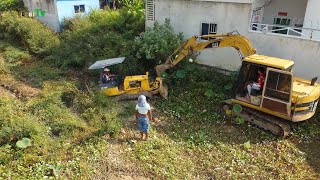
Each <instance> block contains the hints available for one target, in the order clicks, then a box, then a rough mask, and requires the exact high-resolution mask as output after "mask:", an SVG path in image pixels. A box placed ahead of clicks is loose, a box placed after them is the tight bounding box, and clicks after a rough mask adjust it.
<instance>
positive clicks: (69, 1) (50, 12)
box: [23, 0, 100, 31]
mask: <svg viewBox="0 0 320 180" xmlns="http://www.w3.org/2000/svg"><path fill="white" fill-rule="evenodd" d="M23 3H24V6H25V7H26V8H27V9H28V11H29V13H28V14H30V13H32V16H34V17H35V18H37V19H38V20H39V21H41V22H42V23H44V24H46V25H48V26H49V27H50V28H51V29H52V30H54V31H61V30H62V26H61V25H62V22H63V20H64V19H65V18H66V19H68V18H72V17H74V16H76V15H82V14H87V13H89V12H90V11H91V10H93V9H100V5H99V0H45V1H44V0H23ZM37 10H39V11H42V12H43V13H42V14H41V13H39V12H38V13H37Z"/></svg>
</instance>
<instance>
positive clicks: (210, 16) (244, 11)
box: [146, 0, 320, 79]
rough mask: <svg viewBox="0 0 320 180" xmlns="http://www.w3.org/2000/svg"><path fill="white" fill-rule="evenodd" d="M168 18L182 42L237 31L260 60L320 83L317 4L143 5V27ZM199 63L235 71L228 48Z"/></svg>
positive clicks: (151, 0)
mask: <svg viewBox="0 0 320 180" xmlns="http://www.w3.org/2000/svg"><path fill="white" fill-rule="evenodd" d="M165 18H170V20H171V24H172V26H173V28H174V30H175V32H176V33H178V32H183V33H184V37H185V38H189V37H191V36H193V35H201V34H208V33H213V34H215V33H218V34H223V33H227V32H231V31H234V30H237V31H238V32H239V33H240V34H241V35H244V36H246V37H247V38H248V39H249V40H250V41H251V42H252V44H253V45H254V47H255V48H256V49H257V52H258V54H264V55H269V56H274V57H279V58H284V59H290V60H293V61H294V62H295V67H294V70H293V71H294V74H295V75H296V76H300V77H303V78H308V79H311V78H313V77H316V76H318V77H320V70H319V69H320V0H146V26H151V25H152V24H153V22H154V21H159V22H160V23H164V21H165ZM198 59H199V60H200V63H203V64H208V65H213V66H219V67H221V68H225V69H230V70H236V69H238V68H239V66H240V63H241V61H240V59H239V55H238V52H237V51H236V50H234V49H233V48H219V49H207V50H203V51H201V55H200V56H199V57H198Z"/></svg>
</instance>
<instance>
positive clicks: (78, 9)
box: [74, 5, 86, 13]
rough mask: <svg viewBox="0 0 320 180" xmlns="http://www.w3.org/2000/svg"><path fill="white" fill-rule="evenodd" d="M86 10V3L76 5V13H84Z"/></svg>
mask: <svg viewBox="0 0 320 180" xmlns="http://www.w3.org/2000/svg"><path fill="white" fill-rule="evenodd" d="M85 11H86V10H85V8H84V5H75V6H74V12H75V13H84V12H85Z"/></svg>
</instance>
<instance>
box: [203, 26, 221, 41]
mask: <svg viewBox="0 0 320 180" xmlns="http://www.w3.org/2000/svg"><path fill="white" fill-rule="evenodd" d="M203 24H208V34H202V32H203ZM217 29H218V24H217V23H209V22H201V24H200V35H201V36H203V35H210V34H217V33H218V32H217ZM201 39H205V40H209V38H202V37H201Z"/></svg>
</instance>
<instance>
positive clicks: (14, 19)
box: [0, 11, 59, 54]
mask: <svg viewBox="0 0 320 180" xmlns="http://www.w3.org/2000/svg"><path fill="white" fill-rule="evenodd" d="M0 31H2V32H4V33H1V36H0V37H3V36H4V37H7V38H11V39H14V41H16V42H20V44H21V45H22V46H23V47H25V48H27V49H28V50H29V51H30V52H31V53H34V54H45V53H47V52H48V50H49V49H51V48H53V47H54V46H56V45H58V44H59V39H58V37H57V36H56V35H55V34H54V33H53V32H52V31H51V30H50V28H49V27H46V26H45V25H43V24H42V23H40V22H38V21H35V20H33V19H30V18H24V17H18V14H17V12H15V11H10V12H5V13H3V14H1V21H0Z"/></svg>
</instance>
